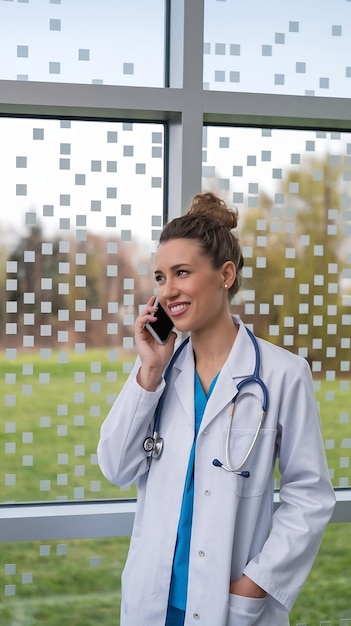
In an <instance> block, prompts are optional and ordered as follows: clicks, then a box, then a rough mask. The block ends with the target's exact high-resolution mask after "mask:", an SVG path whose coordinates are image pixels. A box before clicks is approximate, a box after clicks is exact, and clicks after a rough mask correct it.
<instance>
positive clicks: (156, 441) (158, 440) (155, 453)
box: [143, 433, 163, 459]
mask: <svg viewBox="0 0 351 626" xmlns="http://www.w3.org/2000/svg"><path fill="white" fill-rule="evenodd" d="M143 448H144V450H145V452H146V454H147V455H148V456H152V458H154V459H157V458H158V457H159V456H160V455H161V452H162V450H163V438H162V437H159V436H158V434H157V433H154V434H153V436H152V437H146V439H145V441H144V443H143Z"/></svg>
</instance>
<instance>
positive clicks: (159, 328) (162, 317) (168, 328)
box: [145, 300, 174, 346]
mask: <svg viewBox="0 0 351 626" xmlns="http://www.w3.org/2000/svg"><path fill="white" fill-rule="evenodd" d="M154 306H157V311H155V313H154V315H155V317H156V318H157V319H156V321H155V322H146V324H145V328H147V329H148V331H149V333H151V335H152V336H153V338H154V339H156V341H157V343H159V344H161V345H162V346H163V345H164V344H165V343H167V341H168V339H169V336H170V334H171V332H172V330H173V328H174V325H173V322H172V320H171V319H170V317H168V315H167V313H166V311H165V310H164V309H163V308H162V306H161V305H160V303H159V301H158V300H156V302H155V304H154Z"/></svg>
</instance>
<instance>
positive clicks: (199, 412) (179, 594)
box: [168, 371, 218, 611]
mask: <svg viewBox="0 0 351 626" xmlns="http://www.w3.org/2000/svg"><path fill="white" fill-rule="evenodd" d="M217 378H218V374H217V376H215V378H214V379H213V381H212V383H211V385H210V388H209V391H208V394H207V395H206V394H205V392H204V390H203V387H202V385H201V381H200V378H199V377H198V374H197V372H196V371H195V383H194V384H195V393H194V397H195V437H194V443H193V446H192V448H191V452H190V457H189V464H188V470H187V475H186V480H185V487H184V494H183V501H182V508H181V511H180V518H179V524H178V534H177V543H176V547H175V552H174V559H173V570H172V578H171V586H170V592H169V600H168V604H169V605H170V606H173V607H176V608H177V609H181V610H183V611H185V607H186V596H187V588H188V569H189V552H190V539H191V524H192V517H193V500H194V460H195V447H196V438H197V434H198V432H199V428H200V424H201V420H202V417H203V414H204V412H205V408H206V404H207V400H208V399H209V397H210V395H211V393H212V391H213V388H214V386H215V384H216V381H217Z"/></svg>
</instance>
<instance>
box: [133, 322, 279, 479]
mask: <svg viewBox="0 0 351 626" xmlns="http://www.w3.org/2000/svg"><path fill="white" fill-rule="evenodd" d="M245 328H246V331H247V333H248V335H249V337H250V339H251V341H252V343H253V346H254V349H255V368H254V371H253V373H252V374H251V375H250V376H247V377H246V378H244V379H243V380H241V381H240V382H239V383H238V384H237V392H236V394H235V396H234V397H233V399H232V403H231V408H230V413H229V424H228V429H227V435H226V443H225V457H226V465H224V463H222V462H221V461H219V460H218V459H214V460H213V465H215V466H216V467H222V469H224V470H226V471H227V472H232V473H234V474H238V475H239V476H243V477H244V478H249V476H250V472H249V471H247V470H242V468H243V466H244V465H245V463H246V462H247V460H248V459H249V457H250V455H251V453H252V451H253V449H254V447H255V444H256V442H257V439H258V436H259V434H260V430H261V428H262V424H263V421H264V419H265V416H266V412H267V409H268V389H267V387H266V385H265V383H264V382H263V380H262V378H260V368H261V356H260V350H259V346H258V342H257V339H256V337H255V335H254V334H253V333H252V332H251V330H250V329H249V328H247V327H245ZM189 339H190V337H187V338H186V339H185V340H184V341H183V342H182V343H181V344H180V346H178V348H177V350H176V351H175V352H174V354H173V356H172V358H171V360H170V362H169V364H168V366H167V368H166V370H165V373H164V380H165V388H164V390H163V392H162V395H161V397H160V399H159V401H158V404H157V407H156V410H155V415H154V430H153V434H152V437H146V439H145V441H144V444H143V447H144V450H145V452H146V454H147V456H149V457H152V458H155V459H157V458H159V457H160V455H161V453H162V451H163V443H164V442H163V439H162V437H160V434H159V431H160V421H161V414H162V409H163V405H164V401H165V397H166V392H167V381H168V378H169V375H170V373H171V371H172V368H173V365H174V363H175V362H176V360H177V358H178V356H179V354H180V353H181V352H182V350H183V349H184V348H185V346H186V345H187V343H188V342H189ZM252 383H254V384H257V385H259V387H260V388H261V390H262V395H263V400H262V410H261V414H260V418H259V422H258V425H257V428H256V432H255V435H254V437H253V440H252V442H251V445H250V447H249V449H248V451H247V453H246V454H245V457H244V459H243V460H242V461H241V462H240V463H239V465H237V466H235V467H234V466H233V465H232V462H231V457H230V434H231V430H232V425H233V420H234V412H235V407H236V400H237V398H238V395H239V393H240V391H241V390H242V389H243V387H245V386H246V385H249V384H252Z"/></svg>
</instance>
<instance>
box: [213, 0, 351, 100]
mask: <svg viewBox="0 0 351 626" xmlns="http://www.w3.org/2000/svg"><path fill="white" fill-rule="evenodd" d="M350 39H351V3H350V2H347V0H343V1H340V2H335V0H319V2H318V3H313V2H305V1H304V0H285V2H281V1H280V0H265V2H262V1H261V0H221V1H218V0H205V29H204V86H205V89H214V90H221V91H239V92H251V93H252V92H255V93H271V94H291V95H299V96H303V95H309V96H333V97H338V98H349V97H350V89H351V61H350V54H349V42H350Z"/></svg>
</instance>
